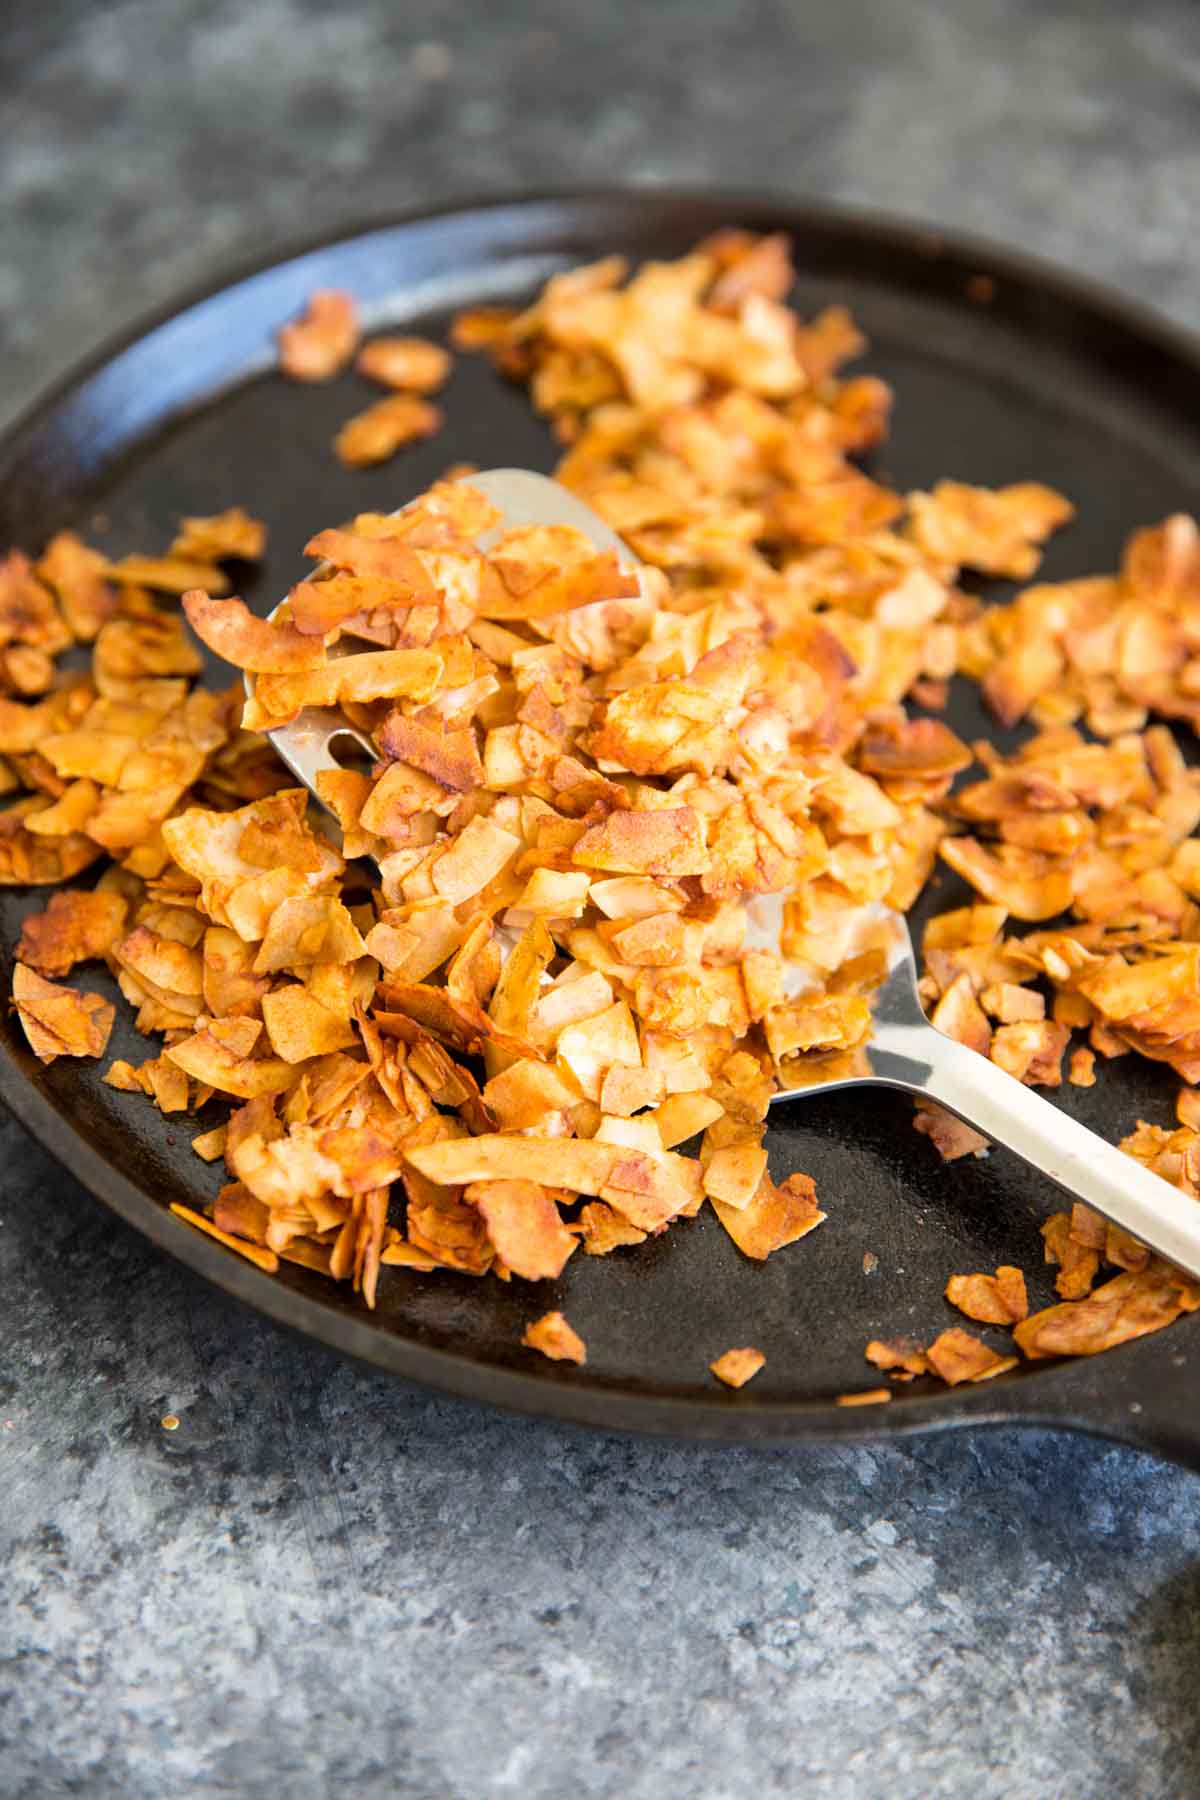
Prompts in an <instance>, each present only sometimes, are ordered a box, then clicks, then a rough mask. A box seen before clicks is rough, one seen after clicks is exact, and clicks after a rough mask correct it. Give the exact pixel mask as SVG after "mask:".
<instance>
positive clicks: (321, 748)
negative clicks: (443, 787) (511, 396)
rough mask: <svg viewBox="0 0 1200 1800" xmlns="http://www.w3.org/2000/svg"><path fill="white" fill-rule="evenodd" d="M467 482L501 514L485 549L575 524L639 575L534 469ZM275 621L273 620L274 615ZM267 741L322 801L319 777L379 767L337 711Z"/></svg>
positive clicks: (593, 522) (571, 499)
mask: <svg viewBox="0 0 1200 1800" xmlns="http://www.w3.org/2000/svg"><path fill="white" fill-rule="evenodd" d="M467 479H468V480H469V481H470V484H471V486H472V487H473V488H478V489H479V491H480V492H481V493H482V494H485V495H486V496H487V498H488V499H489V500H490V501H491V503H492V505H493V506H494V507H495V508H496V510H497V511H498V512H499V513H500V514H501V521H500V523H499V525H497V526H495V527H493V528H492V529H491V530H490V531H487V532H484V533H483V535H482V536H481V537H480V539H479V545H480V548H481V549H483V550H486V549H488V548H489V546H490V545H491V544H492V543H494V542H495V539H496V538H497V537H498V536H499V534H500V533H501V532H502V531H505V530H508V529H510V528H511V527H513V526H517V525H571V526H574V528H575V529H576V531H581V532H582V533H583V535H584V536H585V537H586V538H588V539H590V541H591V542H592V543H593V544H594V545H595V546H596V549H597V550H601V551H603V550H611V551H612V552H613V553H614V554H615V555H616V556H618V557H619V558H620V560H621V562H622V563H623V564H624V566H625V567H626V568H629V569H633V570H634V571H635V572H636V571H639V569H640V565H639V563H638V560H637V558H636V557H635V556H634V555H633V552H632V551H631V550H630V549H629V548H628V547H627V546H626V545H625V544H624V543H623V542H622V541H621V539H620V538H619V537H618V536H617V534H616V532H615V531H613V530H612V528H611V526H608V525H606V524H605V523H604V520H603V519H602V518H600V516H599V514H598V513H594V512H593V511H592V509H591V507H590V506H585V505H584V503H583V501H582V500H580V499H578V498H577V497H576V496H575V495H574V494H572V493H570V492H569V491H568V490H567V489H566V488H565V487H563V486H562V484H561V483H560V482H557V481H552V480H551V479H550V477H549V476H548V475H535V474H534V472H533V471H532V470H531V469H487V470H485V471H484V472H483V473H482V474H479V475H471V476H469V477H467ZM277 610H278V608H276V611H277ZM271 616H272V618H273V617H274V616H275V615H274V613H272V615H271ZM332 654H333V655H335V656H342V655H353V650H352V649H351V648H349V646H343V645H338V646H336V647H335V648H334V650H333V652H332ZM253 679H254V678H253V676H251V675H247V676H246V692H247V694H249V693H250V692H251V691H252V688H251V683H252V682H253ZM267 736H268V737H269V738H270V740H271V742H272V744H273V745H274V746H275V749H276V751H277V753H278V754H279V756H280V757H281V758H282V759H283V761H284V762H285V763H286V764H287V766H288V768H289V769H290V770H291V771H292V774H293V775H294V776H295V777H296V779H297V781H300V782H303V784H304V786H305V787H306V788H308V790H309V792H310V793H312V794H314V795H316V798H317V799H318V800H320V798H321V796H320V794H319V793H317V776H318V775H320V774H322V773H323V772H325V771H327V770H330V769H340V768H344V767H345V766H346V764H347V762H353V761H354V760H355V758H356V757H361V756H366V757H367V759H368V760H369V761H370V762H374V761H375V759H376V756H377V754H378V753H377V751H376V748H375V746H374V744H372V742H371V740H370V739H369V738H368V737H366V736H364V734H363V733H362V732H361V731H358V730H357V729H356V728H355V727H354V726H353V725H351V724H350V722H349V721H348V720H347V719H346V717H345V716H344V714H343V713H341V712H339V710H338V709H337V708H336V707H332V706H310V707H307V708H306V709H305V711H304V712H302V713H300V714H299V715H298V716H297V717H296V718H295V719H293V720H292V721H291V723H290V724H289V725H280V726H279V727H278V729H277V730H275V731H269V732H268V733H267Z"/></svg>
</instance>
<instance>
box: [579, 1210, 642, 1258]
mask: <svg viewBox="0 0 1200 1800" xmlns="http://www.w3.org/2000/svg"><path fill="white" fill-rule="evenodd" d="M577 1230H578V1231H579V1232H580V1234H581V1235H582V1238H583V1248H584V1250H585V1252H586V1254H587V1255H588V1256H607V1255H609V1253H610V1252H611V1251H613V1250H620V1249H622V1248H623V1247H624V1246H625V1245H627V1244H641V1243H644V1242H645V1240H646V1233H645V1232H644V1231H642V1230H641V1229H640V1227H638V1226H637V1225H631V1224H630V1222H629V1220H628V1219H627V1218H625V1217H624V1216H623V1215H622V1214H621V1213H619V1212H617V1211H616V1209H615V1208H614V1207H611V1206H608V1205H606V1204H605V1202H604V1201H603V1200H592V1201H590V1202H589V1203H588V1205H586V1206H584V1207H582V1208H581V1209H580V1213H579V1223H578V1226H577Z"/></svg>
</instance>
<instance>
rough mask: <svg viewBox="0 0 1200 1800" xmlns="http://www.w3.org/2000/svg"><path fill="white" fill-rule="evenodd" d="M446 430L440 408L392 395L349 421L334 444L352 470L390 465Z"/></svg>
mask: <svg viewBox="0 0 1200 1800" xmlns="http://www.w3.org/2000/svg"><path fill="white" fill-rule="evenodd" d="M441 428H442V414H441V411H440V410H439V408H438V407H436V406H430V405H429V403H428V401H426V400H419V399H418V398H417V397H416V395H415V394H392V395H390V396H389V398H388V399H386V400H377V401H376V402H375V404H374V406H368V407H367V409H366V411H365V412H361V413H357V414H356V415H355V417H354V418H352V419H348V420H347V421H346V423H345V424H344V425H343V426H342V428H341V430H340V431H339V432H338V434H337V436H336V437H335V438H334V440H333V447H334V449H335V451H336V452H337V455H338V459H339V461H341V462H343V463H345V465H346V467H347V468H349V469H361V468H366V467H367V466H368V465H369V464H371V463H379V462H386V461H387V459H388V457H389V456H394V455H395V453H396V451H397V450H400V449H402V448H403V446H404V445H405V444H413V443H416V442H417V441H418V440H419V439H420V438H427V437H432V436H433V434H434V432H435V431H440V430H441Z"/></svg>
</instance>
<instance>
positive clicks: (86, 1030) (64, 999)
mask: <svg viewBox="0 0 1200 1800" xmlns="http://www.w3.org/2000/svg"><path fill="white" fill-rule="evenodd" d="M12 997H13V999H14V1001H15V1002H16V1007H17V1013H18V1016H19V1018H20V1020H21V1024H22V1026H23V1027H24V1031H25V1036H26V1037H27V1038H28V1040H29V1047H30V1049H31V1050H32V1051H33V1053H34V1055H35V1056H36V1057H37V1058H38V1060H39V1062H44V1063H51V1062H53V1061H54V1060H55V1058H56V1057H59V1056H103V1055H104V1052H105V1050H106V1048H107V1046H108V1040H109V1036H110V1034H111V1032H112V1028H113V1019H114V1017H115V1016H116V1008H115V1007H114V1005H113V1003H112V1001H111V1000H105V999H104V998H103V997H102V996H101V995H100V994H79V993H76V992H75V990H74V989H73V988H65V987H59V986H58V985H57V983H55V982H53V981H46V980H45V979H44V978H43V977H42V976H41V975H39V974H37V973H36V972H35V971H34V970H33V969H29V968H26V966H25V964H24V963H21V962H17V963H14V964H13V973H12Z"/></svg>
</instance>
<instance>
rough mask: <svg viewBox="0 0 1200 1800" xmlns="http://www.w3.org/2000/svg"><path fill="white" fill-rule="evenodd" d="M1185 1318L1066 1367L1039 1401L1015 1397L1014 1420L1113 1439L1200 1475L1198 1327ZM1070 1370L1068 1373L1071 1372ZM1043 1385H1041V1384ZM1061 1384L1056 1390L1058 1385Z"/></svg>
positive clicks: (1040, 1387)
mask: <svg viewBox="0 0 1200 1800" xmlns="http://www.w3.org/2000/svg"><path fill="white" fill-rule="evenodd" d="M1194 1327H1195V1321H1187V1320H1183V1321H1181V1322H1180V1324H1178V1325H1172V1326H1169V1327H1168V1328H1167V1329H1166V1330H1165V1331H1163V1332H1158V1333H1156V1334H1155V1335H1154V1336H1153V1337H1147V1338H1142V1339H1140V1340H1139V1341H1138V1342H1137V1343H1134V1344H1125V1345H1123V1346H1122V1347H1121V1348H1120V1349H1118V1350H1110V1351H1107V1352H1106V1353H1105V1354H1104V1355H1103V1356H1094V1357H1089V1358H1087V1359H1086V1360H1083V1361H1081V1362H1077V1363H1072V1364H1070V1365H1067V1366H1064V1368H1063V1374H1064V1376H1067V1377H1068V1378H1067V1379H1066V1380H1065V1381H1063V1382H1062V1384H1061V1385H1059V1384H1058V1383H1057V1382H1055V1381H1054V1380H1051V1381H1049V1382H1047V1383H1045V1384H1044V1389H1046V1390H1048V1391H1038V1392H1037V1394H1036V1405H1035V1406H1032V1407H1030V1408H1029V1409H1028V1410H1026V1408H1025V1407H1024V1406H1022V1404H1021V1399H1020V1397H1019V1396H1020V1393H1021V1389H1022V1388H1023V1387H1024V1385H1025V1384H1024V1383H1017V1384H1016V1386H1015V1389H1014V1392H1015V1393H1016V1395H1017V1396H1018V1398H1017V1400H1016V1404H1015V1406H1014V1414H1013V1422H1014V1423H1017V1422H1020V1423H1022V1424H1030V1425H1034V1424H1036V1425H1050V1426H1055V1425H1058V1426H1063V1427H1065V1428H1067V1429H1069V1430H1072V1431H1083V1432H1087V1433H1089V1434H1090V1435H1092V1436H1098V1437H1103V1438H1109V1439H1115V1440H1116V1441H1117V1442H1118V1443H1121V1444H1128V1445H1129V1446H1130V1447H1131V1448H1132V1449H1135V1450H1145V1451H1148V1452H1150V1453H1151V1454H1152V1455H1154V1456H1162V1457H1166V1458H1167V1459H1168V1460H1169V1461H1171V1462H1174V1463H1179V1464H1180V1465H1181V1467H1183V1468H1185V1469H1193V1470H1195V1471H1196V1473H1197V1474H1200V1332H1197V1331H1196V1329H1195V1328H1194ZM1068 1371H1069V1373H1068ZM1036 1387H1037V1389H1038V1390H1043V1384H1042V1383H1040V1382H1039V1383H1037V1384H1036ZM1056 1389H1057V1391H1056Z"/></svg>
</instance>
